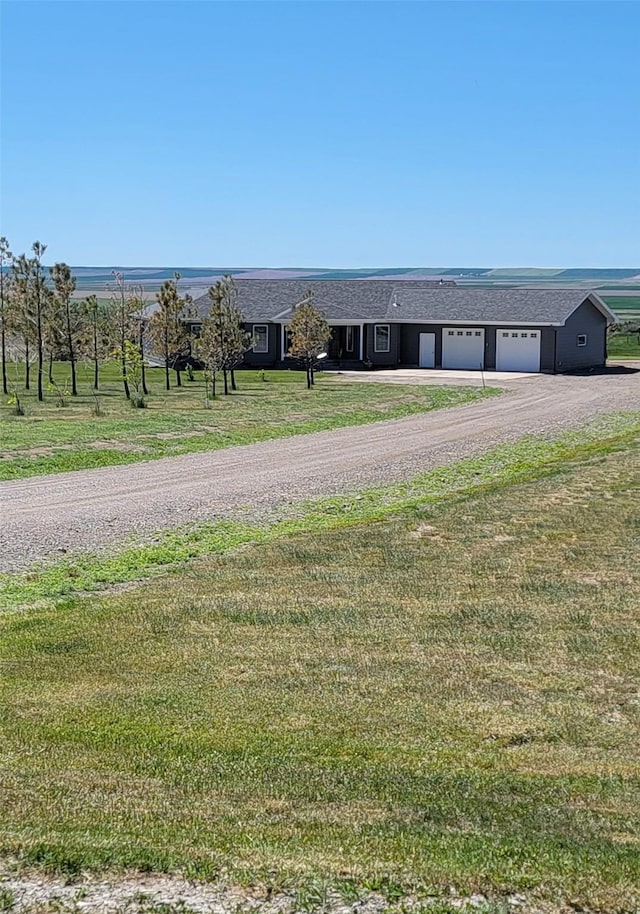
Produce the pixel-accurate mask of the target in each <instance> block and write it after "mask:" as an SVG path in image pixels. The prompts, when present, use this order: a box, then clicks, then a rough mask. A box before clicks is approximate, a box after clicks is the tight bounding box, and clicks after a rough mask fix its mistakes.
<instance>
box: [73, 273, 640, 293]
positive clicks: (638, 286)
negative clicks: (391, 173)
mask: <svg viewBox="0 0 640 914" xmlns="http://www.w3.org/2000/svg"><path fill="white" fill-rule="evenodd" d="M72 269H73V272H74V273H75V275H76V276H77V278H78V293H80V294H86V292H87V291H88V290H91V291H97V290H104V288H105V286H106V285H108V284H109V283H111V282H113V275H112V271H113V270H119V271H121V272H122V273H124V275H125V278H126V279H128V280H129V281H131V282H135V283H139V284H141V285H143V286H144V287H145V289H147V290H148V291H150V292H153V291H156V290H157V289H159V288H160V285H161V284H162V283H163V282H164V281H165V280H166V279H170V278H171V277H172V276H173V274H174V272H176V271H177V272H179V273H180V274H181V276H182V285H183V287H184V288H185V289H186V288H191V287H193V288H194V289H205V288H207V287H208V286H210V285H212V284H213V283H214V282H216V280H217V279H219V278H220V277H221V276H223V275H224V274H225V273H231V274H232V275H233V276H235V277H237V278H242V279H305V278H307V279H323V280H333V279H335V280H340V279H362V280H368V281H373V280H376V279H384V280H387V281H388V280H394V281H396V282H402V281H403V280H414V281H415V280H419V279H425V280H431V281H434V280H435V281H437V280H439V279H444V280H451V279H454V280H455V281H456V284H457V285H468V286H482V287H486V286H498V287H504V286H537V285H540V286H547V287H549V286H551V287H553V286H560V287H564V286H567V285H574V286H589V287H590V288H600V289H608V290H611V291H616V292H619V291H625V290H627V291H635V290H640V267H636V268H631V267H630V268H626V269H625V268H611V269H593V268H589V267H586V268H584V269H583V268H569V269H550V268H537V267H390V268H385V267H378V268H370V269H367V268H361V269H354V270H347V269H341V270H332V269H327V268H318V267H299V268H294V267H291V268H289V267H285V268H272V267H179V266H178V267H91V266H83V267H73V268H72Z"/></svg>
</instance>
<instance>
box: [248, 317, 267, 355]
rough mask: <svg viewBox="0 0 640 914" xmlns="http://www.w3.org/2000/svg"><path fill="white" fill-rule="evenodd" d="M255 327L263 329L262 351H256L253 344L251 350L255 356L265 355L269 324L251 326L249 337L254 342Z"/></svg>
mask: <svg viewBox="0 0 640 914" xmlns="http://www.w3.org/2000/svg"><path fill="white" fill-rule="evenodd" d="M256 327H263V328H264V337H265V340H264V349H258V348H257V347H256V345H255V344H254V345H253V346H252V347H251V349H252V351H253V352H254V353H255V354H256V355H267V354H268V352H269V324H253V325H252V327H251V336H252V337H253V339H254V340H255V338H256Z"/></svg>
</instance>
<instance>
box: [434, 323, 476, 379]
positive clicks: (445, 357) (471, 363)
mask: <svg viewBox="0 0 640 914" xmlns="http://www.w3.org/2000/svg"><path fill="white" fill-rule="evenodd" d="M442 367H443V368H467V369H471V370H478V371H479V370H480V369H481V368H484V330H478V329H477V328H475V327H471V328H469V327H444V328H443V330H442Z"/></svg>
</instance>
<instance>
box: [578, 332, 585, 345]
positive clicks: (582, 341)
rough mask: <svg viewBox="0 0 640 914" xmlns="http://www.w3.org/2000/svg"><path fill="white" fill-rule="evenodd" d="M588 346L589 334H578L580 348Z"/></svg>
mask: <svg viewBox="0 0 640 914" xmlns="http://www.w3.org/2000/svg"><path fill="white" fill-rule="evenodd" d="M586 345H587V334H586V333H579V334H578V346H586Z"/></svg>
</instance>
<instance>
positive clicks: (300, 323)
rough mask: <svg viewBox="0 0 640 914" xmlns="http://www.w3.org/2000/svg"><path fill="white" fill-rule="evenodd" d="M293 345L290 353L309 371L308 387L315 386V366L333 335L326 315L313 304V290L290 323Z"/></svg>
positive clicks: (295, 312) (296, 310)
mask: <svg viewBox="0 0 640 914" xmlns="http://www.w3.org/2000/svg"><path fill="white" fill-rule="evenodd" d="M289 332H290V334H291V345H290V347H289V354H290V355H292V356H293V357H294V358H297V359H298V360H299V361H300V362H301V364H302V365H303V366H304V368H305V371H306V373H307V388H311V387H313V384H314V368H315V366H316V364H317V361H318V356H319V355H320V353H321V352H322V351H323V350H324V348H325V346H326V345H327V343H328V342H329V339H330V337H331V328H330V327H329V324H328V323H327V321H326V319H325V317H324V315H323V314H322V313H321V312H320V311H318V310H317V309H316V308H315V307H314V304H313V292H311V291H309V292H308V293H307V295H306V296H305V298H304V300H303V301H302V302H301V303H300V304H299V305H297V306H296V308H295V310H294V313H293V317H292V319H291V323H290V324H289Z"/></svg>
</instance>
